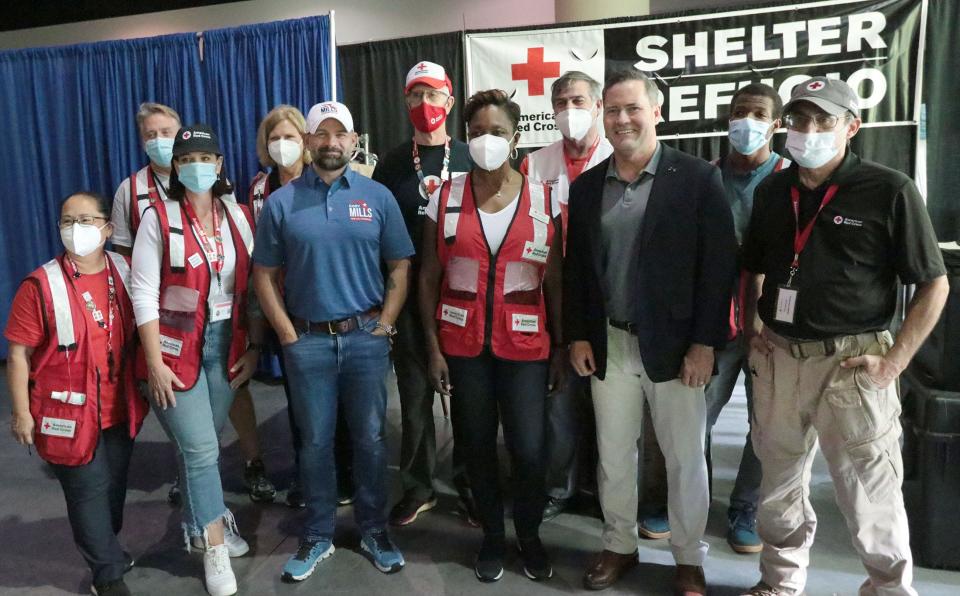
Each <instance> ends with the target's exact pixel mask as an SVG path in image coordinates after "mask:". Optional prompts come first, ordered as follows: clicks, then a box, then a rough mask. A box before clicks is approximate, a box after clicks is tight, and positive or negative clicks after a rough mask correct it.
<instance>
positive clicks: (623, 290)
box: [600, 142, 663, 321]
mask: <svg viewBox="0 0 960 596" xmlns="http://www.w3.org/2000/svg"><path fill="white" fill-rule="evenodd" d="M662 151H663V149H662V146H661V145H660V143H659V142H658V143H657V148H656V150H655V151H654V152H653V157H651V158H650V161H649V162H648V163H647V167H645V168H644V169H643V171H642V172H640V176H639V177H638V178H637V179H636V180H633V181H628V180H624V179H623V178H621V177H620V175H619V174H618V173H617V164H616V156H613V157H611V158H610V165H609V167H608V168H607V175H606V178H605V180H604V184H603V200H602V203H601V215H600V229H601V237H602V243H601V246H602V251H603V252H602V255H601V257H602V262H603V290H604V297H605V299H606V306H607V316H608V317H609V318H610V319H613V320H615V321H629V320H631V318H632V317H631V313H632V311H633V307H634V304H633V303H634V295H633V294H634V293H633V289H634V287H635V283H636V271H637V259H638V258H639V250H638V248H639V247H638V246H637V242H638V241H639V240H640V230H641V229H642V227H643V215H644V213H645V212H646V210H647V202H648V201H649V199H650V189H651V188H653V177H654V176H655V175H656V173H657V164H659V163H660V154H661V153H662Z"/></svg>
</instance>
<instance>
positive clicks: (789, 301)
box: [773, 286, 799, 324]
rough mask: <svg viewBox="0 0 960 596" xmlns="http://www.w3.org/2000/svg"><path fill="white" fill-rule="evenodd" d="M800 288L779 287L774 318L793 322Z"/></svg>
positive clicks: (782, 321) (783, 321) (784, 321)
mask: <svg viewBox="0 0 960 596" xmlns="http://www.w3.org/2000/svg"><path fill="white" fill-rule="evenodd" d="M798 293H799V290H797V289H796V288H791V287H790V286H778V287H777V312H776V313H775V314H774V315H773V318H774V320H776V321H780V322H781V323H790V324H793V315H794V311H795V310H796V308H797V294H798Z"/></svg>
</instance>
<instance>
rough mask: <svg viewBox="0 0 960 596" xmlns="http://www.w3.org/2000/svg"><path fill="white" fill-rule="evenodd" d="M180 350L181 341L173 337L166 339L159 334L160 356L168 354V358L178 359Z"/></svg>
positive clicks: (181, 346) (181, 348)
mask: <svg viewBox="0 0 960 596" xmlns="http://www.w3.org/2000/svg"><path fill="white" fill-rule="evenodd" d="M182 350H183V340H181V339H176V338H174V337H167V336H166V335H163V334H162V333H161V334H160V352H161V353H162V354H169V355H170V356H173V357H175V358H179V357H180V352H181V351H182Z"/></svg>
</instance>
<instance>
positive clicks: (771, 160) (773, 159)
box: [721, 151, 782, 178]
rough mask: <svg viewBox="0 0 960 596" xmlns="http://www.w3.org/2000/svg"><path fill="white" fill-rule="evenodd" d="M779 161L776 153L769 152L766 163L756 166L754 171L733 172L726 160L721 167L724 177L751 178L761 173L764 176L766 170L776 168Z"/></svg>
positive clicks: (778, 155)
mask: <svg viewBox="0 0 960 596" xmlns="http://www.w3.org/2000/svg"><path fill="white" fill-rule="evenodd" d="M781 159H782V157H781V156H780V154H779V153H777V152H776V151H771V152H770V157H768V158H767V161H765V162H763V163H762V164H760V165H759V166H757V168H756V169H754V170H751V171H749V172H746V173H742V172H737V171H735V170H734V169H733V167H732V166H731V165H730V160H728V159H724V160H723V163H722V164H721V165H722V166H723V173H724V175H725V176H734V177H736V178H753V177H755V176H756V175H757V174H760V173H761V172H763V173H764V175H766V172H767V170H768V169H769V170H772V169H773V168H774V166H776V164H777V162H778V161H780V160H781Z"/></svg>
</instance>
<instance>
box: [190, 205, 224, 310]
mask: <svg viewBox="0 0 960 596" xmlns="http://www.w3.org/2000/svg"><path fill="white" fill-rule="evenodd" d="M211 207H212V209H211V210H212V211H213V242H214V247H211V246H210V239H209V238H208V237H207V233H206V232H204V231H203V226H202V225H200V220H199V219H197V214H196V212H195V211H194V210H193V207H192V206H191V205H190V201H187V200H184V201H183V208H184V210H185V211H186V212H187V217H189V218H190V225H191V227H193V231H194V232H195V233H196V234H197V237H198V238H200V243H201V244H202V245H203V252H205V253H206V254H207V260H208V261H209V262H210V268H211V269H213V271H214V273H216V274H217V287H219V288H220V293H221V294H222V293H223V283H222V282H221V280H220V272H221V271H222V270H223V261H224V256H223V235H222V234H221V233H220V215H219V212H218V210H217V203H216V201H214V202H213V204H212V205H211Z"/></svg>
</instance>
